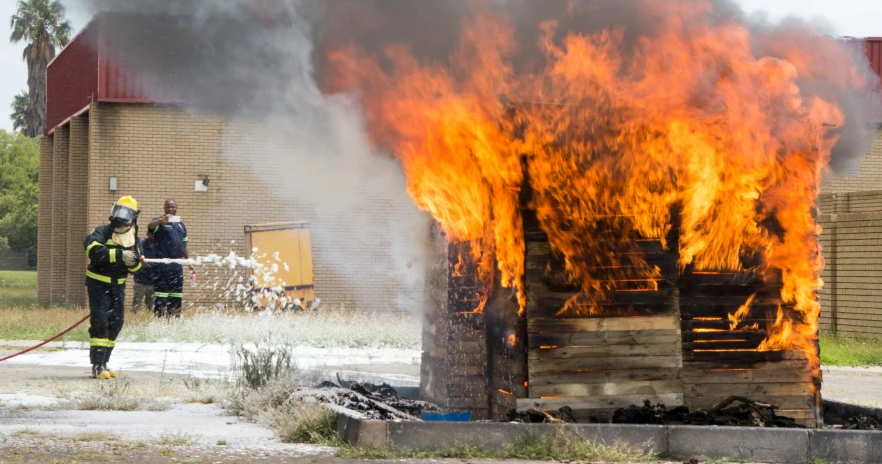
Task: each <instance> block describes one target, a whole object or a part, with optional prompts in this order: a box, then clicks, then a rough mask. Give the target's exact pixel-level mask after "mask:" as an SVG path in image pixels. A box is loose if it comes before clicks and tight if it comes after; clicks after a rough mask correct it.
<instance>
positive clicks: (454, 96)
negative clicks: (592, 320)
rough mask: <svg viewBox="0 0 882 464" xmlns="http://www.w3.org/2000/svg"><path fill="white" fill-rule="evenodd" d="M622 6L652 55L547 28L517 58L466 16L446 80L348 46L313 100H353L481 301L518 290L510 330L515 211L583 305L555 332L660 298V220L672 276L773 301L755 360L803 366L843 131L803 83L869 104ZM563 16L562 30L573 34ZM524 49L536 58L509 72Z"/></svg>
mask: <svg viewBox="0 0 882 464" xmlns="http://www.w3.org/2000/svg"><path fill="white" fill-rule="evenodd" d="M479 3H480V2H479ZM637 3H638V4H639V5H641V6H642V7H645V8H649V9H651V10H652V12H653V13H654V14H656V15H657V18H655V20H656V23H657V24H656V26H657V27H656V28H655V29H657V30H655V31H654V32H653V35H652V36H640V35H639V34H636V35H635V33H634V31H625V30H624V29H623V28H620V27H619V28H617V27H611V28H607V29H602V30H597V31H593V32H590V33H579V34H576V33H571V32H567V31H562V30H560V29H559V24H561V23H559V22H558V21H546V22H544V23H543V24H542V25H541V27H540V28H539V29H538V30H536V31H533V32H534V35H532V36H530V37H531V40H532V41H533V43H532V44H529V43H523V42H520V40H522V39H520V35H518V36H517V38H516V34H515V33H514V28H513V27H512V25H511V24H510V22H509V19H508V18H507V17H506V15H505V14H504V13H503V12H502V11H501V10H496V9H493V7H491V6H489V5H490V2H483V3H480V5H479V6H476V7H473V8H472V11H471V14H470V15H467V19H465V20H464V21H463V27H462V32H461V36H460V38H459V43H458V46H457V47H456V50H455V51H454V53H453V54H452V55H451V56H450V57H449V59H448V60H447V61H435V62H428V61H421V60H419V59H417V58H416V57H415V56H413V55H412V54H411V53H410V51H409V49H408V48H407V47H406V46H405V45H402V44H393V45H389V46H388V47H386V48H385V50H384V51H383V53H382V56H380V57H377V56H375V55H372V54H370V53H367V52H364V51H362V50H360V49H359V48H358V47H357V46H355V45H353V46H351V47H348V48H340V49H337V50H336V51H334V52H333V53H331V55H330V56H329V63H330V67H331V68H332V69H333V72H331V73H329V74H330V75H331V76H332V77H331V78H330V81H331V82H330V83H329V85H328V87H330V88H335V89H344V90H354V91H355V92H356V93H357V94H358V96H359V97H360V101H361V104H362V106H363V109H364V112H365V115H366V120H367V125H368V128H369V131H370V135H371V138H372V140H373V142H374V143H375V144H376V145H377V146H381V147H383V148H385V149H388V150H389V152H391V153H392V154H393V155H394V156H395V157H396V158H397V159H398V160H399V161H400V162H401V165H402V169H403V171H404V173H405V175H406V177H407V187H408V191H409V193H410V194H411V196H412V197H413V199H414V201H415V203H416V204H417V205H418V206H419V207H420V208H422V209H424V210H426V211H429V212H430V213H431V214H432V215H433V216H434V218H435V219H437V220H438V221H439V222H440V223H441V224H442V226H443V227H444V229H445V231H446V232H447V234H448V235H449V236H450V237H451V239H452V240H454V241H466V240H470V241H473V243H474V244H475V245H474V246H473V247H472V248H471V253H472V257H473V261H474V262H475V263H476V265H477V269H478V271H477V274H478V278H479V280H480V281H481V282H484V283H485V286H486V288H492V282H493V279H494V275H495V273H496V272H498V273H499V276H500V280H501V282H502V285H503V286H504V287H512V286H513V287H516V288H517V298H518V302H519V305H520V309H521V313H523V311H524V307H525V304H526V300H525V294H524V285H523V275H524V250H525V238H524V230H523V220H522V217H521V210H520V197H519V194H520V193H524V192H529V193H530V198H531V200H530V203H529V205H528V206H529V208H530V209H532V210H534V211H535V213H536V216H537V218H538V221H539V226H540V227H541V229H542V230H543V231H544V232H545V233H546V234H547V236H548V241H549V242H550V244H551V246H552V249H553V250H554V252H555V253H556V254H557V255H558V257H559V258H560V260H561V262H562V263H563V264H564V267H565V270H566V276H567V277H568V279H569V281H570V283H572V284H574V285H577V286H578V287H579V288H580V290H581V293H579V294H577V295H576V296H574V297H573V298H571V299H570V300H569V301H567V302H566V303H565V304H564V305H563V306H562V308H561V309H560V312H559V313H558V314H559V315H566V316H585V315H598V314H604V313H605V311H608V308H609V307H610V305H608V304H607V303H608V302H609V301H610V296H611V295H612V294H614V293H615V292H623V291H645V292H651V291H654V290H657V289H658V281H659V280H661V279H662V275H661V271H660V269H659V268H658V267H657V266H654V265H651V264H649V263H648V262H647V261H646V258H645V256H646V255H645V254H644V253H641V252H640V249H639V248H638V244H640V243H648V242H656V243H659V244H660V245H661V246H662V247H663V248H665V249H667V248H669V247H670V246H671V245H672V244H669V243H667V236H668V232H670V231H671V227H672V223H673V216H672V212H673V211H676V212H677V216H678V217H679V243H678V244H676V245H677V246H678V247H679V266H680V268H681V271H683V270H685V269H686V268H687V266H691V268H692V269H694V271H697V272H696V274H700V275H714V274H717V273H727V272H728V273H731V272H743V273H750V274H751V275H756V276H759V277H761V278H762V279H763V280H765V281H766V282H772V283H780V285H781V286H782V291H781V299H782V300H783V302H784V304H785V308H782V309H780V310H779V313H778V318H777V320H776V321H775V322H774V323H772V324H769V326H768V327H765V328H764V329H765V330H766V331H767V332H768V334H769V335H768V338H767V339H766V340H765V341H764V342H763V345H762V349H766V350H772V349H800V350H803V351H804V352H805V353H806V354H807V357H808V358H809V359H810V360H811V361H812V362H813V363H817V362H818V354H817V349H816V348H815V345H814V341H815V339H816V337H817V326H818V315H819V311H820V304H819V303H818V300H817V297H816V295H817V292H818V291H819V290H820V288H821V285H822V281H821V279H820V277H819V276H820V271H821V269H822V268H823V260H822V258H821V256H820V246H819V245H818V240H817V236H818V234H819V233H820V228H819V227H818V225H817V223H816V221H815V219H814V215H813V214H814V212H815V210H814V202H815V199H816V197H817V195H818V190H819V184H820V180H821V174H822V172H823V171H824V170H825V169H826V167H827V164H828V161H829V157H830V152H831V149H832V147H833V145H834V144H835V143H836V141H837V139H838V133H837V132H836V131H835V130H834V129H835V128H838V127H841V126H842V125H843V124H844V123H845V120H844V113H843V112H842V111H841V110H840V108H839V107H838V106H837V104H836V102H835V101H834V100H833V98H832V95H833V94H834V93H835V92H833V93H831V92H827V93H816V92H815V90H813V89H812V87H811V86H807V85H804V82H803V79H805V78H808V77H818V76H824V77H825V78H826V79H827V80H828V82H825V84H826V85H828V86H830V87H831V88H836V89H839V90H843V91H844V90H845V89H852V88H868V84H867V82H866V81H863V80H862V79H861V78H859V77H858V76H859V73H858V71H857V67H856V65H854V64H853V63H850V62H849V63H845V62H842V63H840V64H841V65H842V66H843V68H848V67H849V66H850V67H851V68H848V69H843V70H842V71H841V72H839V71H837V72H836V73H830V72H827V70H826V67H827V66H828V65H826V64H824V63H821V62H820V61H822V60H818V59H814V58H812V57H811V56H808V55H806V53H807V52H805V51H803V50H801V49H799V48H798V47H796V46H791V47H788V45H787V43H788V41H778V42H776V43H775V44H774V45H773V46H767V47H766V48H762V47H757V42H760V41H762V40H763V37H753V36H752V34H754V32H753V31H751V29H750V28H749V27H748V26H746V25H745V24H744V23H742V22H739V20H738V19H737V18H735V16H737V15H731V16H732V17H730V15H720V14H717V13H718V12H716V11H714V3H713V2H711V1H709V0H682V1H676V2H674V1H672V2H656V1H649V0H646V1H638V2H637ZM481 5H482V6H481ZM579 5H581V3H577V2H574V3H573V6H572V8H570V10H569V11H568V13H567V14H568V15H573V17H567V18H561V19H567V20H568V21H570V22H572V21H574V20H576V19H574V18H581V17H580V16H579V14H582V13H585V14H587V10H588V8H587V7H585V8H586V11H581V10H580V9H581V8H582V7H580V6H579ZM626 32H627V34H628V35H627V37H628V39H627V40H626ZM632 36H633V37H632ZM765 39H767V37H765ZM812 40H814V42H813V43H814V44H816V45H817V46H818V47H826V49H827V50H828V51H829V50H834V51H839V49H838V48H836V47H839V45H837V44H836V43H835V42H834V41H832V40H827V39H823V38H817V37H812ZM527 45H533V46H534V47H532V48H531V47H528V46H527ZM535 46H538V50H539V51H540V54H541V56H539V57H538V58H536V57H524V56H520V55H519V50H522V49H533V48H536V47H535ZM763 50H766V51H767V52H768V54H767V55H764V54H763ZM812 51H815V50H812ZM841 54H842V55H843V56H845V52H844V51H842V52H841ZM527 58H536V59H527ZM522 61H531V62H532V63H533V64H532V65H530V66H526V65H520V64H519V65H518V66H516V65H515V63H521V62H522ZM381 62H382V64H381ZM852 68H853V69H852ZM522 155H523V156H522ZM522 190H523V192H522ZM635 282H636V283H637V285H635ZM487 293H489V292H487ZM754 297H755V295H753V296H751V297H750V298H749V299H748V301H747V302H746V303H745V304H744V305H742V307H741V308H739V310H738V311H737V312H736V313H735V314H733V315H730V317H729V321H730V328H732V329H734V328H735V327H737V326H738V325H739V324H740V323H741V322H742V321H743V320H745V318H746V317H747V315H748V313H749V311H750V306H751V304H752V302H753V300H754ZM483 298H485V299H486V294H485V295H484V296H483ZM485 301H486V300H485ZM481 307H483V306H480V307H479V309H478V310H480V308H481ZM741 330H762V329H761V328H760V327H759V325H758V324H752V325H751V326H750V327H746V328H742V329H741ZM695 331H696V332H724V331H725V330H721V329H695Z"/></svg>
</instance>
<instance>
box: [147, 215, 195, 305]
mask: <svg viewBox="0 0 882 464" xmlns="http://www.w3.org/2000/svg"><path fill="white" fill-rule="evenodd" d="M163 210H164V211H165V214H164V215H162V216H160V217H156V218H153V220H152V221H150V224H148V225H147V228H148V229H150V230H151V231H152V232H153V241H154V242H155V244H156V245H155V249H154V253H155V255H156V257H157V258H170V259H182V258H183V259H189V258H190V251H189V250H188V248H187V242H189V241H190V239H189V238H188V237H187V227H186V226H184V223H183V222H181V218H180V216H178V215H177V214H178V203H177V202H176V201H175V200H173V199H168V200H166V201H165V204H164V205H163ZM190 272H191V273H195V272H196V270H195V269H194V268H193V266H192V265H190ZM153 283H154V293H153V295H154V306H153V314H154V315H155V316H156V317H163V316H166V317H168V318H172V317H176V318H179V317H181V306H182V303H183V298H184V293H183V292H184V268H183V266H181V265H180V264H177V263H169V264H164V263H163V264H160V263H157V264H154V265H153Z"/></svg>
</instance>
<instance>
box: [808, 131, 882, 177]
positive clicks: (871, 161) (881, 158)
mask: <svg viewBox="0 0 882 464" xmlns="http://www.w3.org/2000/svg"><path fill="white" fill-rule="evenodd" d="M866 190H882V126H879V127H878V128H877V129H876V137H875V140H874V141H873V144H872V145H871V147H870V149H869V150H868V151H867V153H866V154H865V155H864V156H863V158H862V159H861V163H860V170H859V171H858V172H857V173H855V174H852V175H848V176H837V175H829V176H826V177H825V178H824V181H823V182H822V183H821V192H822V193H824V194H828V193H845V192H860V191H866Z"/></svg>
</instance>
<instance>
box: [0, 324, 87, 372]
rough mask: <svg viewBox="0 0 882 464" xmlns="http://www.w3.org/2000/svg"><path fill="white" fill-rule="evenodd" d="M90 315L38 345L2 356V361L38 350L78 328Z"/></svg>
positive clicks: (0, 360)
mask: <svg viewBox="0 0 882 464" xmlns="http://www.w3.org/2000/svg"><path fill="white" fill-rule="evenodd" d="M89 316H90V315H89V314H86V317H84V318H82V319H80V320H79V321H77V322H76V323H75V324H74V325H72V326H70V327H68V328H66V329H64V330H63V331H61V332H59V333H58V335H56V336H54V337H52V338H50V339H48V340H46V341H44V342H41V343H39V344H36V345H34V346H32V347H30V348H28V349H26V350H21V351H19V352H18V353H13V354H11V355H9V356H5V357H3V358H0V362H3V361H6V360H7V359H12V358H14V357H16V356H19V355H22V354H25V353H27V352H28V351H32V350H36V349H37V348H39V347H41V346H43V345H45V344H47V343H49V342H51V341H53V340H55V339H56V338H58V337H60V336H62V335H64V334H66V333H68V332H70V331H71V330H73V329H74V328H76V327H77V326H78V325H80V324H82V323H83V322H86V319H88V318H89Z"/></svg>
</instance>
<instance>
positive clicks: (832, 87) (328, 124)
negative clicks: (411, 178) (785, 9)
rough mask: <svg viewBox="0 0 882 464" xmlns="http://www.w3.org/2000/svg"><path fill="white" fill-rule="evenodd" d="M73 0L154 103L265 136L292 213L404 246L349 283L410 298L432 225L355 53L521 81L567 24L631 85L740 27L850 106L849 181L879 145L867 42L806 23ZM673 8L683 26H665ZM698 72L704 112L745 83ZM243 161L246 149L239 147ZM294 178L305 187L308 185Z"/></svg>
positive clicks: (610, 12) (405, 5) (680, 5)
mask: <svg viewBox="0 0 882 464" xmlns="http://www.w3.org/2000/svg"><path fill="white" fill-rule="evenodd" d="M72 1H76V2H77V4H78V5H79V6H80V7H82V8H86V9H88V10H89V11H90V12H93V13H94V12H99V11H103V12H110V13H112V14H114V15H116V16H115V18H116V19H115V20H114V21H110V22H109V24H110V25H111V33H112V34H113V36H114V37H118V38H119V41H118V44H117V47H118V48H119V49H124V50H126V52H125V54H124V56H122V57H121V59H123V60H125V62H126V66H127V67H128V69H130V71H131V72H136V73H138V74H139V75H140V76H142V81H143V82H144V83H145V85H147V87H148V91H151V92H154V93H155V95H156V96H157V97H159V98H167V97H180V96H186V98H187V100H188V101H189V102H191V103H192V104H193V105H194V107H195V108H196V109H197V110H198V111H201V112H206V113H209V114H216V115H222V116H224V117H229V118H231V119H232V120H233V121H234V124H232V125H231V127H232V129H231V133H236V134H238V136H239V137H240V138H241V136H242V134H252V137H253V138H254V140H252V142H253V143H262V144H263V145H261V146H264V147H265V148H266V150H267V153H268V154H269V156H270V157H271V158H272V160H273V163H274V164H273V165H274V166H276V167H277V168H276V169H266V166H267V164H266V163H265V162H264V161H262V160H261V161H258V160H255V161H254V162H251V163H250V162H249V160H241V159H237V160H236V162H239V163H243V165H245V166H247V167H249V168H250V169H251V170H252V171H253V172H254V173H255V174H256V175H257V176H259V177H260V178H261V179H262V180H263V181H264V182H266V183H267V184H269V185H273V186H278V187H279V190H281V191H282V192H284V193H286V194H287V197H288V198H289V199H290V200H291V201H302V202H306V203H309V204H312V205H314V210H315V216H316V218H317V221H318V222H321V221H322V220H324V221H328V220H330V221H331V222H333V221H343V220H349V222H350V223H352V221H355V224H354V225H353V227H352V228H351V232H350V236H349V237H343V238H341V242H348V243H349V244H359V245H358V246H348V247H344V249H342V250H340V251H341V252H346V253H351V252H359V249H360V248H363V247H366V246H368V242H366V241H365V239H364V237H366V236H382V237H387V236H390V235H391V236H392V241H391V242H390V243H384V244H383V245H384V249H383V250H382V251H381V252H379V254H381V255H382V254H385V255H387V256H391V257H392V258H393V261H394V263H395V264H394V266H392V269H388V268H386V267H385V266H380V267H379V268H377V269H364V268H362V267H360V266H355V268H352V269H343V271H345V274H346V275H347V278H349V279H352V280H358V279H363V278H364V277H363V275H364V273H365V272H368V273H370V272H373V273H381V274H383V275H389V274H391V275H392V277H393V278H396V279H399V280H400V281H402V282H406V284H404V285H405V286H406V287H410V288H416V287H418V286H419V285H422V283H421V278H422V272H423V270H422V267H421V266H420V265H415V263H420V264H422V263H423V261H424V256H423V253H422V250H423V244H422V242H421V241H422V240H424V239H425V237H424V234H425V230H426V227H425V223H426V218H425V216H423V215H421V214H418V213H417V211H415V210H413V207H412V206H411V205H412V203H411V201H410V200H409V198H408V197H407V195H406V193H405V188H406V187H405V179H404V178H403V175H402V174H401V171H400V169H399V167H398V165H397V164H396V161H394V157H391V156H388V155H387V154H385V153H383V150H384V146H383V145H382V144H381V143H377V142H378V141H377V140H374V139H372V138H371V137H369V136H368V135H367V133H366V131H365V125H366V121H365V120H364V119H365V116H364V115H363V112H362V110H361V108H360V104H359V102H358V100H356V99H354V98H352V96H353V93H359V92H369V91H370V90H369V89H367V88H353V87H352V86H350V85H347V84H351V82H347V81H346V79H345V76H342V75H341V73H340V71H339V70H338V69H335V67H334V64H333V63H332V61H331V60H330V59H329V57H330V56H331V55H332V54H333V53H334V52H337V51H339V50H344V49H347V48H351V49H358V50H359V53H361V54H363V55H365V56H371V57H376V58H377V63H378V65H379V66H380V67H383V68H385V69H388V68H389V67H390V66H392V64H391V63H390V61H389V59H388V55H387V54H386V52H387V51H388V50H390V47H406V49H407V50H408V52H409V54H410V56H412V57H413V58H415V59H416V60H417V61H418V62H419V63H420V64H433V65H436V66H438V67H439V69H444V70H447V71H449V72H450V73H451V74H452V75H454V77H455V76H456V74H457V73H462V72H464V69H467V68H468V67H464V66H454V65H452V64H451V57H452V56H455V55H456V56H459V57H460V58H459V59H469V58H471V59H474V60H477V59H478V55H479V54H478V53H471V54H470V53H469V51H468V50H463V48H467V47H469V46H471V47H474V49H475V50H476V51H480V49H481V48H482V47H484V46H485V45H486V44H494V45H499V47H500V57H499V59H500V60H501V61H503V62H504V63H505V66H507V67H510V71H509V72H510V73H511V74H513V75H519V74H521V73H527V72H535V71H536V70H541V69H542V68H543V66H544V65H545V64H546V60H547V59H548V54H547V50H546V49H543V45H541V43H542V37H543V33H547V32H548V31H549V30H550V29H549V28H548V25H549V21H555V25H556V28H555V29H554V30H553V33H551V36H550V39H551V41H552V42H553V43H557V44H559V43H560V41H562V40H563V38H565V37H567V36H569V35H572V34H579V35H591V34H601V33H603V32H604V31H608V32H610V33H613V34H620V36H621V40H620V41H619V42H618V47H619V48H620V50H619V55H620V56H621V57H622V60H623V63H622V72H625V69H629V70H633V69H635V68H637V67H638V65H639V63H641V61H642V60H643V59H644V58H645V57H643V56H641V50H644V49H645V48H646V47H645V44H647V43H651V42H652V41H653V40H657V39H659V38H660V37H663V36H666V37H670V33H671V31H676V35H677V36H678V37H680V38H682V40H689V38H690V37H691V36H693V35H696V36H698V35H701V34H702V32H704V31H703V30H702V28H707V27H712V26H714V25H718V24H726V25H730V26H732V27H730V28H729V29H728V30H735V31H741V33H742V34H743V35H744V36H746V37H747V38H748V40H749V41H750V45H751V48H752V53H753V55H754V56H756V57H757V58H760V57H764V58H768V59H770V60H780V61H782V62H788V63H790V65H792V67H793V68H794V70H795V73H796V75H797V78H796V84H797V86H798V91H799V94H798V96H799V98H801V99H803V100H805V101H810V100H812V99H816V98H817V99H821V100H824V101H828V102H832V103H835V104H836V105H837V106H838V108H839V110H840V111H841V113H842V114H841V117H839V118H837V120H835V121H834V120H831V121H830V124H831V125H833V126H836V127H835V128H831V130H830V131H828V136H829V137H831V138H835V139H836V140H837V142H836V145H835V147H834V148H833V150H832V154H831V159H830V161H829V165H830V167H831V168H832V169H833V170H834V171H836V172H847V171H849V170H853V169H854V168H855V167H856V166H857V165H858V164H859V159H860V156H861V155H862V154H863V153H864V151H865V149H866V147H867V146H868V143H869V134H868V131H867V128H868V122H870V121H871V120H872V118H873V117H874V114H873V111H876V110H877V108H870V107H868V106H867V103H868V102H875V101H878V99H874V98H869V95H868V93H869V92H871V91H872V89H873V88H874V84H873V83H874V82H877V79H878V77H876V76H874V75H873V74H872V72H871V71H870V69H869V66H868V65H867V62H866V58H865V57H864V56H863V54H862V53H861V51H860V48H859V44H858V43H854V42H849V41H846V40H842V39H837V38H833V37H831V36H829V35H828V34H827V33H826V31H823V30H819V29H818V28H817V27H815V26H813V25H809V24H806V23H802V22H798V21H794V20H788V21H786V22H782V23H779V24H772V23H769V22H766V21H764V20H762V19H757V18H748V17H747V16H746V15H745V14H744V13H743V12H742V11H741V10H740V9H739V8H738V7H737V5H735V4H734V3H733V2H731V1H729V0H707V1H701V0H668V1H655V0H621V1H600V0H584V1H579V0H544V1H541V2H540V1H532V0H475V1H469V0H444V1H413V0H338V1H333V2H328V1H319V0H161V1H160V0H158V1H150V2H146V1H142V2H130V1H124V0H72ZM671 9H676V10H677V11H678V12H679V13H678V14H668V13H666V14H662V10H664V11H666V12H670V11H671ZM476 11H482V12H490V13H491V14H493V15H496V16H499V17H502V18H504V19H503V20H502V21H501V22H504V23H507V24H508V25H510V28H511V33H512V37H511V40H508V41H506V39H505V37H501V36H499V35H498V32H499V31H497V30H495V29H487V30H484V31H480V30H479V31H477V32H476V33H475V34H476V36H475V37H469V38H466V39H463V36H462V34H463V30H464V29H463V24H464V22H466V21H469V20H472V19H473V18H474V16H475V12H476ZM503 42H504V43H503ZM500 44H501V45H500ZM463 57H465V58H463ZM805 57H810V59H805ZM695 60H696V66H697V67H699V66H700V67H702V69H703V70H704V74H703V75H702V78H703V80H701V81H696V82H695V85H694V87H693V89H691V90H692V92H693V97H694V99H695V102H696V105H701V104H702V98H703V96H704V94H703V92H704V90H705V88H711V87H712V86H714V85H716V83H717V82H718V81H719V80H721V79H725V78H727V73H729V72H730V71H731V70H729V69H727V68H726V62H725V61H724V60H716V57H715V56H714V53H713V51H712V50H707V51H703V52H702V53H701V54H697V55H696V56H695ZM471 64H472V65H475V63H471ZM477 67H480V65H477ZM498 92H499V95H498V98H499V99H500V101H501V102H502V103H503V104H504V103H505V100H506V99H507V98H509V96H508V95H505V92H504V90H503V89H498ZM519 103H537V102H519ZM540 103H549V102H540ZM553 103H566V102H553ZM236 124H241V125H242V127H252V126H253V125H255V124H256V125H258V126H262V127H263V128H265V129H266V130H265V131H262V132H260V134H261V135H254V134H255V132H253V131H249V130H244V129H243V130H241V131H240V130H237V129H236V127H237V126H236ZM227 149H228V150H229V151H235V143H233V144H231V145H228V146H227ZM231 158H235V157H232V156H231ZM292 176H295V177H296V178H297V179H298V182H296V183H295V185H292V182H291V177H292ZM365 192H372V193H374V194H376V193H377V192H385V193H383V194H382V195H380V196H379V197H377V196H376V195H374V196H371V197H370V199H369V200H367V201H370V202H372V203H375V202H376V201H377V198H383V199H385V200H383V201H387V202H388V203H389V205H390V208H392V209H396V210H398V211H407V210H408V209H410V211H409V213H408V214H406V215H405V216H404V217H407V218H409V219H408V220H406V221H399V220H389V219H386V220H378V221H374V220H372V218H370V217H365V215H364V214H362V212H363V211H365V210H368V209H369V206H370V205H368V204H366V200H365V198H366V197H365ZM341 223H342V222H341ZM340 262H344V263H345V262H347V260H345V259H343V260H340ZM410 294H415V292H410ZM364 297H365V298H368V297H370V296H369V295H367V294H366V295H364ZM411 303H413V302H412V301H411V302H410V303H408V304H411Z"/></svg>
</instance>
